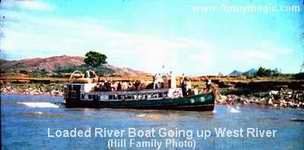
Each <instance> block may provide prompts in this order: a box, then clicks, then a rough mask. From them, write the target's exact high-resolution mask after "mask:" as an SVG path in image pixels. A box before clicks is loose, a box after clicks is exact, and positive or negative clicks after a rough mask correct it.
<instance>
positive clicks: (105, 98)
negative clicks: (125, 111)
mask: <svg viewBox="0 0 304 150" xmlns="http://www.w3.org/2000/svg"><path fill="white" fill-rule="evenodd" d="M75 77H78V79H77V80H75V79H74V78H75ZM163 82H164V81H163V80H162V77H161V76H160V75H159V77H156V78H155V79H154V81H153V84H152V85H153V87H151V88H147V87H146V86H144V87H142V85H141V83H140V82H139V81H136V82H133V84H131V83H130V82H126V81H115V82H109V81H100V80H99V78H98V76H97V75H96V74H95V72H94V71H87V72H86V73H85V74H82V73H81V72H79V71H75V72H73V73H72V75H71V77H70V82H69V83H66V84H65V85H64V100H65V106H66V107H83V108H130V109H169V110H189V111H212V110H213V109H214V102H215V94H214V92H213V91H208V92H205V93H201V94H198V93H197V92H192V93H191V94H189V93H188V91H186V89H185V88H184V87H181V88H177V87H176V79H175V77H174V76H173V75H171V76H170V79H169V80H168V84H167V86H164V85H163Z"/></svg>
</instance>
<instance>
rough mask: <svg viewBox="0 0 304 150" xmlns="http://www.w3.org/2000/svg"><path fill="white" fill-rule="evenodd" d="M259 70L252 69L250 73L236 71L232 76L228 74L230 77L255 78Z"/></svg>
mask: <svg viewBox="0 0 304 150" xmlns="http://www.w3.org/2000/svg"><path fill="white" fill-rule="evenodd" d="M257 72H258V71H257V70H256V69H254V68H252V69H250V70H248V71H245V72H241V71H238V70H234V71H232V72H231V73H230V74H228V75H229V76H241V75H243V76H255V75H256V74H257Z"/></svg>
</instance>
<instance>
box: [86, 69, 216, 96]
mask: <svg viewBox="0 0 304 150" xmlns="http://www.w3.org/2000/svg"><path fill="white" fill-rule="evenodd" d="M85 77H89V78H91V77H94V79H95V78H96V77H97V75H96V74H95V73H94V72H92V71H88V72H87V73H86V76H85ZM97 80H98V79H97ZM176 81H177V80H176V77H175V75H174V74H173V73H172V72H169V73H167V74H160V73H158V74H155V75H154V76H153V81H152V83H147V82H142V81H140V80H136V81H107V80H102V81H99V80H98V83H97V85H96V87H95V90H96V91H103V92H109V91H138V90H144V89H163V88H166V89H176V88H177V85H176ZM179 81H180V82H179V85H180V88H181V91H182V95H183V96H191V95H197V94H198V93H202V92H209V91H210V89H211V84H212V83H211V80H209V79H207V78H206V80H204V82H205V83H203V84H205V85H206V86H205V88H203V89H202V90H200V91H199V90H198V89H197V88H193V87H192V83H191V79H190V78H189V77H185V76H184V74H183V75H182V76H181V78H180V80H179Z"/></svg>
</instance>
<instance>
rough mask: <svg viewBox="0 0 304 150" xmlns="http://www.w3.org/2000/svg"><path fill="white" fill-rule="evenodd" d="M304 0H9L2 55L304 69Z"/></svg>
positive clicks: (187, 67) (147, 67)
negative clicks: (93, 54)
mask: <svg viewBox="0 0 304 150" xmlns="http://www.w3.org/2000/svg"><path fill="white" fill-rule="evenodd" d="M303 3H304V2H303V1H302V0H290V1H288V0H268V1H267V2H264V1H263V0H248V1H245V0H210V1H207V0H111V1H110V0H109V1H102V0H89V1H84V0H78V1H77V0H44V1H42V0H41V1H38V0H32V1H30V0H24V1H22V0H18V1H14V0H4V1H3V0H2V2H1V8H0V14H1V22H0V23H1V35H2V36H1V35H0V36H1V37H0V38H1V41H0V49H1V55H0V56H1V57H2V58H5V59H23V58H32V57H48V56H54V55H64V54H65V55H79V56H83V55H84V54H85V53H86V52H87V51H89V50H95V51H99V52H102V53H104V54H106V55H107V56H108V62H109V63H110V64H112V65H116V66H119V67H131V68H134V69H139V70H143V71H148V72H160V71H164V70H162V66H163V65H164V66H165V71H169V70H174V71H175V72H176V73H186V74H191V75H200V74H217V73H219V72H222V73H224V74H227V73H230V72H231V71H232V70H235V69H236V70H240V71H246V70H249V69H251V68H257V67H259V66H264V67H271V68H279V69H281V70H282V72H298V71H299V70H300V65H301V64H302V63H303V61H304V44H303V43H304V40H303V37H304V34H303V33H304V7H303Z"/></svg>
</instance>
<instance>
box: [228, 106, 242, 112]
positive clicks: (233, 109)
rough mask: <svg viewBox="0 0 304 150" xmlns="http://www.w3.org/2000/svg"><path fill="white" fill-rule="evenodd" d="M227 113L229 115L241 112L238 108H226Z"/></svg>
mask: <svg viewBox="0 0 304 150" xmlns="http://www.w3.org/2000/svg"><path fill="white" fill-rule="evenodd" d="M228 109H229V112H231V113H240V112H241V111H240V110H239V107H238V106H237V107H236V108H233V107H231V106H228Z"/></svg>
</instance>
